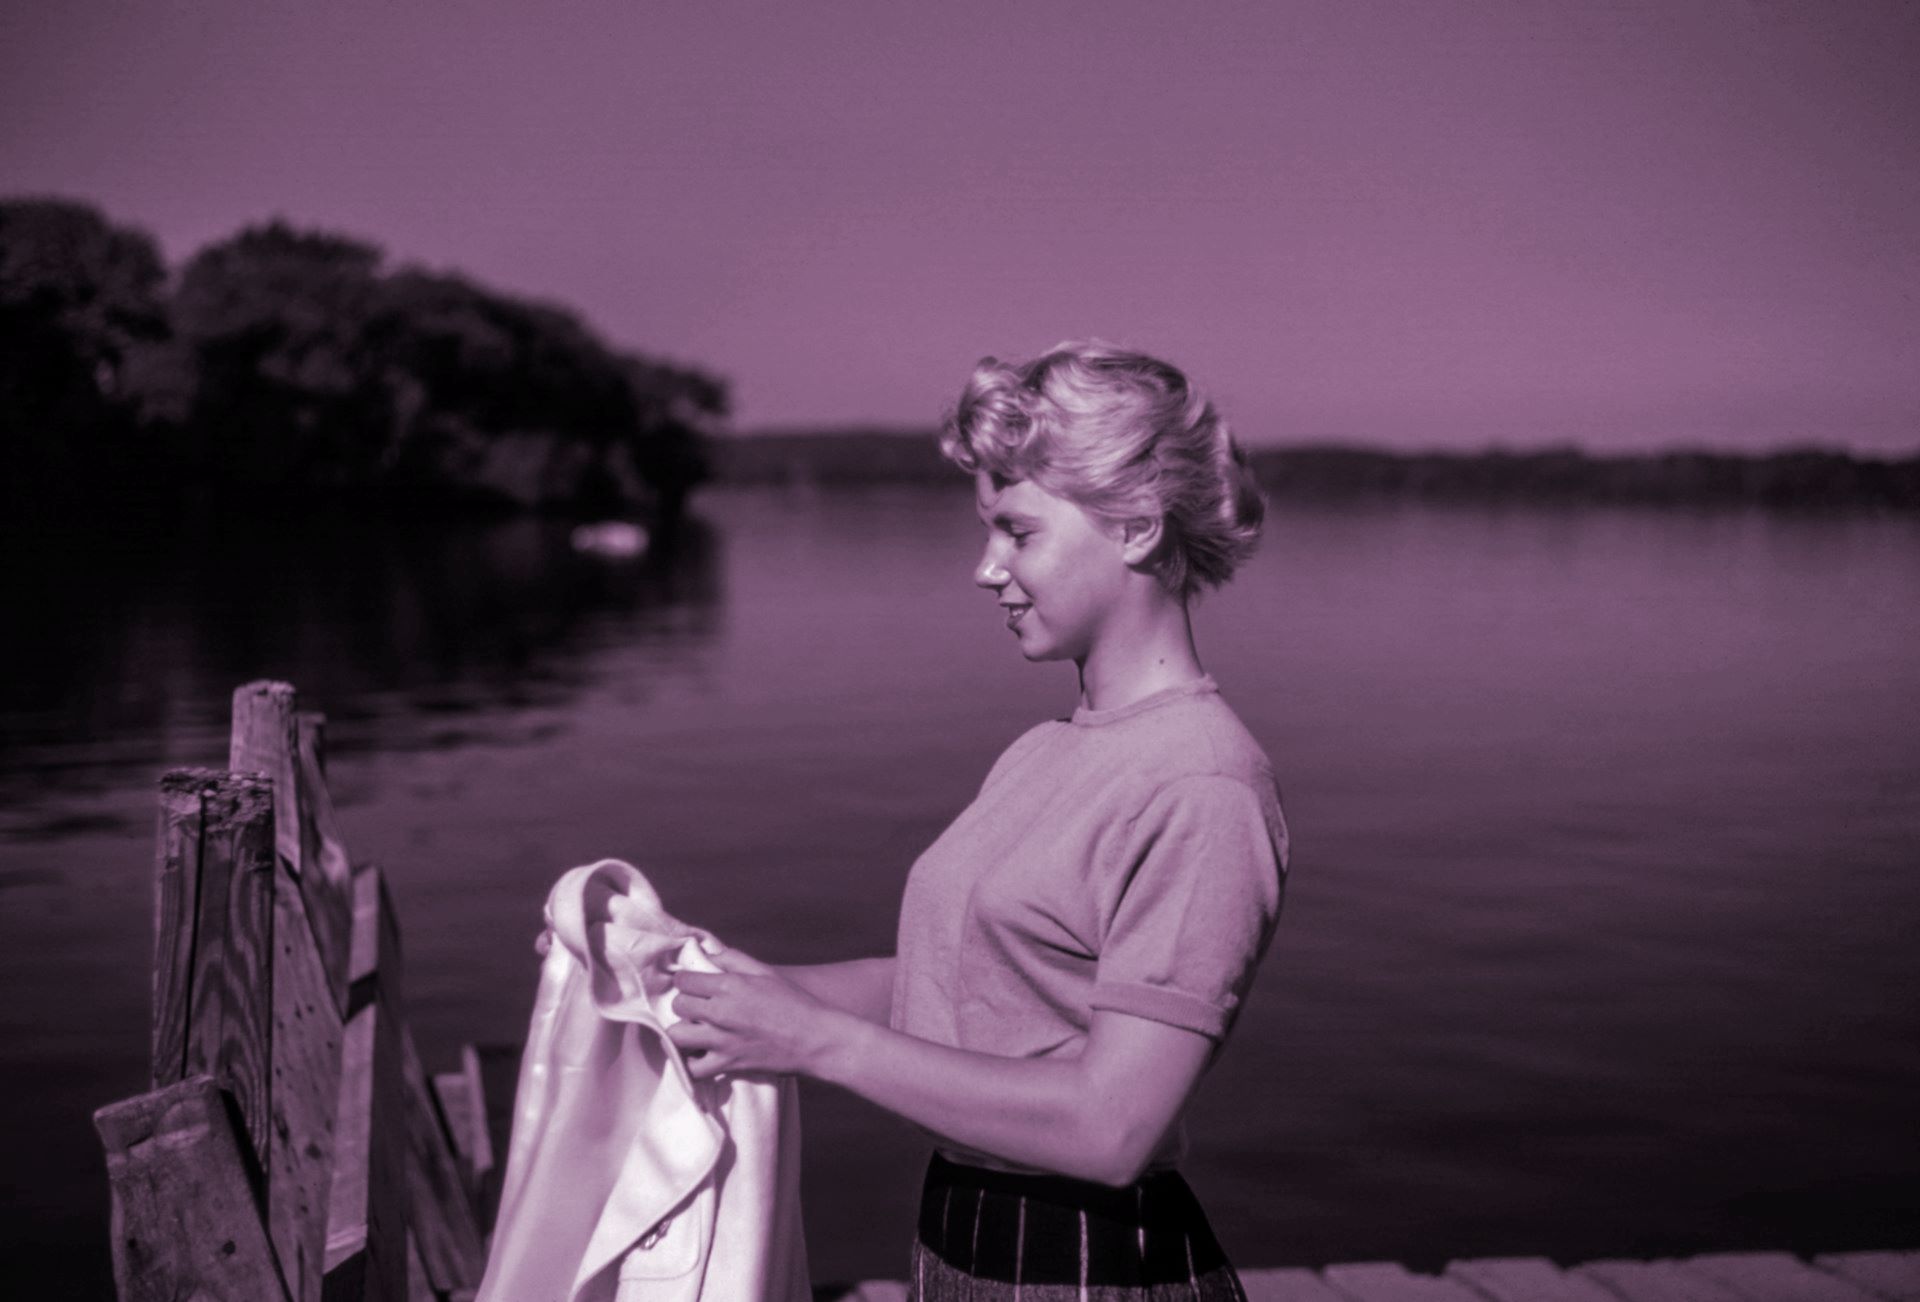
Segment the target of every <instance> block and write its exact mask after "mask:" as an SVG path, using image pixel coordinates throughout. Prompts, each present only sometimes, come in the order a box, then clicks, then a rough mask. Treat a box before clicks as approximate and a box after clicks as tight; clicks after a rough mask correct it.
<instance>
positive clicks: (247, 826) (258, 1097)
mask: <svg viewBox="0 0 1920 1302" xmlns="http://www.w3.org/2000/svg"><path fill="white" fill-rule="evenodd" d="M161 783H162V791H163V796H162V805H163V808H165V810H166V812H165V813H164V814H163V815H162V817H163V819H165V820H167V821H168V822H169V823H170V824H171V826H170V828H169V829H168V830H166V831H165V832H164V833H163V836H164V839H165V840H166V841H167V848H166V850H165V854H166V856H167V857H168V858H169V859H171V858H173V856H174V855H175V854H176V852H177V853H179V854H181V855H182V856H188V857H191V858H197V860H198V865H197V869H194V868H190V867H189V866H188V864H187V862H185V860H184V859H183V861H182V862H181V863H180V865H179V866H178V868H177V869H173V870H166V871H168V872H170V873H171V874H173V875H176V876H177V877H179V878H180V879H181V880H182V881H184V878H185V876H186V875H187V874H188V873H189V872H193V871H197V874H198V878H199V883H198V886H197V887H196V889H195V892H194V896H195V898H194V908H193V916H192V931H193V939H192V942H191V945H190V946H189V947H187V951H188V953H189V958H188V960H187V971H186V975H185V978H184V980H183V979H182V977H181V976H180V975H179V974H178V973H173V974H170V975H168V976H166V977H164V978H162V977H160V976H159V975H158V974H157V973H156V977H155V989H156V990H159V989H161V988H163V987H164V988H165V989H166V990H167V991H168V995H167V1004H165V1005H161V1006H156V1008H155V1010H154V1015H155V1024H156V1029H155V1040H156V1045H157V1046H158V1047H159V1049H158V1052H157V1053H156V1057H155V1059H154V1064H153V1068H154V1070H153V1076H154V1081H153V1083H154V1085H155V1086H160V1085H170V1084H173V1083H175V1082H176V1081H179V1080H182V1079H185V1078H186V1077H188V1076H194V1075H200V1074H203V1073H204V1074H206V1075H210V1076H213V1077H215V1078H216V1079H217V1080H218V1081H219V1082H220V1084H221V1086H222V1087H223V1088H225V1089H226V1090H228V1091H230V1092H231V1093H232V1094H233V1096H234V1098H235V1100H236V1101H237V1102H238V1104H239V1106H240V1113H241V1117H242V1119H243V1120H244V1121H245V1123H246V1130H247V1136H248V1139H249V1141H250V1142H251V1144H252V1148H253V1155H254V1157H255V1158H256V1159H257V1160H259V1161H261V1162H263V1163H264V1162H265V1161H266V1160H267V1157H268V1152H269V1149H270V1146H271V1145H270V1136H271V1134H272V1117H271V1111H270V1109H271V1090H270V1088H269V1084H270V1072H271V1063H272V1044H273V1029H272V998H273V805H272V799H273V797H272V792H271V790H270V788H269V787H268V786H267V784H266V783H265V782H262V781H261V780H260V779H258V778H254V777H247V776H243V775H240V774H232V773H213V772H209V771H207V770H187V771H180V770H177V771H175V772H173V773H169V774H167V775H166V777H164V778H162V779H161ZM194 802H197V803H198V805H199V809H198V812H197V814H193V813H190V812H189V810H188V805H189V804H190V803H194ZM176 818H177V821H175V820H176ZM195 826H197V828H198V832H199V844H198V849H197V852H189V851H188V849H187V847H186V844H185V839H186V836H187V833H188V831H189V830H190V829H191V828H193V827H195ZM163 889H167V888H163ZM172 889H174V890H175V891H176V894H181V895H183V892H181V891H180V890H179V888H172ZM157 948H158V949H159V950H160V954H159V957H160V958H162V959H164V960H166V961H169V962H172V961H176V960H177V959H178V958H179V957H180V955H181V953H182V946H181V944H180V942H179V940H178V938H177V936H176V937H174V938H170V939H168V940H167V941H165V942H164V943H162V944H161V945H159V946H157ZM183 991H184V994H185V1000H186V1003H185V1012H184V1025H182V1024H181V1021H182V1016H183V1015H182V1013H181V1011H180V1009H179V1006H178V1000H179V997H180V995H181V993H182V992H183ZM176 1028H177V1029H176ZM176 1035H178V1037H179V1043H180V1045H181V1053H180V1056H179V1058H178V1059H177V1062H176V1060H175V1059H174V1058H173V1054H172V1047H171V1044H170V1043H163V1042H164V1041H169V1040H171V1039H172V1037H174V1036H176Z"/></svg>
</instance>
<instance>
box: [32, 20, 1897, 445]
mask: <svg viewBox="0 0 1920 1302" xmlns="http://www.w3.org/2000/svg"><path fill="white" fill-rule="evenodd" d="M1916 67H1920V3H1912V2H1909V0H1648V2H1646V3H1624V2H1621V0H1403V2H1402V3H1397V4H1387V3H1375V2H1371V0H1302V2H1300V3H1282V2H1281V0H1262V2H1261V3H1247V4H1243V3H1234V2H1218V3H1215V2H1209V0H1190V3H1186V4H1171V3H1158V4H1150V3H1136V2H1135V0H1106V2H1105V3H1098V4H1092V3H1089V4H1080V3H1055V2H1050V0H1021V2H1018V3H1001V0H967V2H966V3H943V4H933V3H909V2H902V0H892V2H889V3H880V2H876V0H856V2H850V3H841V4H803V3H795V2H794V0H786V2H785V3H763V4H741V3H736V2H735V0H543V2H541V3H531V2H527V0H521V2H519V3H506V2H505V0H458V2H456V0H379V2H374V0H329V2H328V3H324V4H323V3H320V2H319V0H308V2H301V0H67V2H65V3H30V2H29V0H4V2H3V3H0V195H19V194H58V195H64V196H69V197H75V198H80V199H85V200H89V201H92V202H94V203H97V204H98V205H100V206H101V207H102V208H103V209H104V210H105V211H106V212H107V214H108V215H109V216H110V217H112V218H114V219H115V220H118V221H122V222H127V223H131V224H134V225H138V226H141V227H144V228H145V229H147V230H148V231H150V232H152V233H153V234H154V235H155V236H156V237H157V238H158V239H159V240H160V242H161V245H162V248H163V249H164V250H165V252H166V254H167V256H168V257H169V258H170V259H171V260H173V261H175V262H176V263H177V262H179V261H181V260H184V259H185V258H186V257H188V256H190V255H191V254H192V253H193V252H194V250H196V249H197V248H199V247H201V246H202V245H204V244H206V243H207V242H209V241H211V240H215V239H218V238H221V237H223V236H226V235H229V234H231V233H232V232H234V231H235V230H237V229H239V228H240V227H242V226H244V225H246V224H248V223H251V222H256V221H263V220H266V219H269V218H272V217H276V216H277V217H283V218H285V219H287V220H289V221H291V222H294V223H295V224H298V225H303V226H309V227H319V228H326V229H331V230H336V231H340V232H344V233H349V234H353V235H357V236H360V237H363V238H368V239H371V240H373V241H375V242H377V243H379V244H380V245H382V246H383V247H384V248H385V249H387V250H388V252H389V255H390V257H392V258H393V259H394V260H396V261H401V262H416V263H423V264H426V265H429V266H433V267H437V268H452V269H458V270H461V271H464V272H466V273H468V274H470V275H472V276H474V277H476V278H477V279H479V280H481V281H483V282H485V283H487V284H490V285H493V286H495V287H498V288H501V289H504V290H509V291H512V292H515V293H520V294H526V295H530V296H535V297H539V298H543V299H550V300H555V301H558V302H561V303H564V304H567V305H569V306H571V307H573V308H575V309H576V310H578V311H580V312H581V313H582V314H583V315H584V316H585V317H586V318H587V319H588V320H589V321H590V322H592V323H593V324H594V325H595V326H596V327H597V328H598V329H599V330H600V331H601V332H602V333H603V334H604V335H605V336H606V337H607V338H609V339H610V340H611V341H613V342H615V343H617V344H619V345H621V346H623V347H628V348H634V349H638V350H641V351H643V352H647V353H650V354H653V355H656V356H661V357H665V358H668V359H670V360H677V361H683V362H693V363H697V364H699V365H702V366H705V367H707V368H710V369H712V370H714V371H715V372H717V373H719V374H721V375H723V376H725V377H727V378H728V380H729V381H730V382H731V384H732V389H733V395H734V405H735V416H736V423H737V424H738V425H739V426H740V427H742V428H747V429H758V428H767V427H799V426H823V425H826V426H837V425H849V424H882V425H908V426H920V427H925V426H929V425H931V424H933V423H935V422H936V421H938V420H939V418H940V416H941V415H942V413H943V412H944V410H945V409H946V408H947V407H948V406H949V405H950V404H951V402H952V401H953V399H954V398H955V397H956V396H957V394H958V393H959V390H960V386H961V384H962V383H963V382H964V380H965V378H966V375H967V373H968V371H969V370H970V369H971V367H972V365H973V363H974V362H975V361H976V360H977V359H978V358H980V357H981V356H983V355H989V354H991V355H996V356H1000V357H1020V356H1026V355H1030V354H1032V353H1034V352H1037V351H1040V350H1042V349H1045V348H1047V347H1049V346H1051V345H1052V344H1054V343H1056V342H1058V341H1060V340H1062V339H1067V338H1084V337H1098V338H1103V339H1108V340H1112V341H1114V342H1118V343H1122V344H1127V345H1131V346H1134V347H1139V348H1143V349H1146V350H1148V351H1150V352H1154V353H1157V354H1160V355H1162V356H1164V357H1166V358H1168V359H1169V360H1171V361H1173V362H1175V363H1177V364H1179V365H1181V366H1183V367H1184V368H1186V369H1187V370H1188V371H1189V373H1190V374H1191V375H1192V376H1193V377H1194V378H1195V379H1196V380H1197V381H1198V382H1199V383H1200V384H1201V385H1202V386H1203V387H1204V388H1206V389H1207V390H1208V391H1209V392H1211V393H1212V394H1214V396H1215V397H1216V399H1217V400H1218V402H1219V405H1220V407H1221V409H1222V410H1223V411H1224V412H1225V413H1226V415H1227V417H1228V418H1229V420H1230V422H1231V423H1232V425H1233V427H1234V428H1235V430H1236V431H1237V432H1238V433H1239V435H1240V437H1241V438H1242V439H1243V440H1244V441H1246V442H1248V443H1251V444H1272V443H1299V442H1323V441H1341V442H1351V443H1364V444H1373V445H1380V446H1387V447H1396V448H1413V447H1445V448H1478V447H1485V446H1490V445H1504V446H1509V447H1529V446H1541V445H1550V444H1551V445H1561V444H1576V445H1579V446H1583V447H1586V448H1588V449H1591V450H1595V451H1607V450H1626V449H1646V448H1656V447H1669V446H1707V447H1723V448H1734V449H1739V448H1749V449H1761V448H1771V447H1780V446H1786V445H1805V444H1824V445H1830V446H1842V447H1848V448H1852V449H1854V450H1856V451H1866V452H1882V453H1891V452H1905V451H1913V450H1920V292H1917V291H1920V77H1917V76H1915V75H1914V69H1915V68H1916Z"/></svg>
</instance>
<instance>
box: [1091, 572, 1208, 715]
mask: <svg viewBox="0 0 1920 1302" xmlns="http://www.w3.org/2000/svg"><path fill="white" fill-rule="evenodd" d="M1075 663H1076V666H1077V667H1078V668H1079V670H1080V704H1081V705H1083V706H1085V707H1086V708H1088V709H1090V710H1117V709H1119V708H1121V707H1122V706H1126V705H1131V704H1133V703H1134V702H1135V701H1138V700H1141V699H1143V698H1145V697H1148V696H1152V695H1153V694H1154V693H1155V692H1160V691H1165V690H1166V689H1167V688H1169V687H1178V686H1179V685H1180V684H1181V683H1190V682H1192V681H1193V680H1194V679H1196V678H1199V677H1200V676H1202V675H1203V674H1205V673H1206V670H1205V669H1204V668H1202V667H1201V664H1200V653H1199V651H1198V650H1196V649H1195V647H1194V645H1193V623H1192V621H1191V620H1190V619H1189V618H1188V616H1187V605H1186V602H1184V601H1179V600H1176V599H1172V598H1169V599H1168V600H1167V601H1166V602H1164V603H1162V602H1156V603H1153V604H1151V605H1149V606H1147V607H1145V608H1144V609H1142V610H1141V611H1140V612H1139V614H1138V616H1137V617H1136V618H1134V619H1131V620H1126V621H1121V622H1117V623H1116V625H1113V626H1109V627H1108V628H1106V629H1103V630H1102V631H1101V637H1100V640H1099V641H1098V642H1097V643H1096V644H1095V645H1094V647H1093V648H1092V649H1091V650H1090V651H1089V652H1088V653H1087V655H1086V656H1085V657H1084V658H1083V659H1081V660H1078V661H1076V662H1075Z"/></svg>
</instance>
